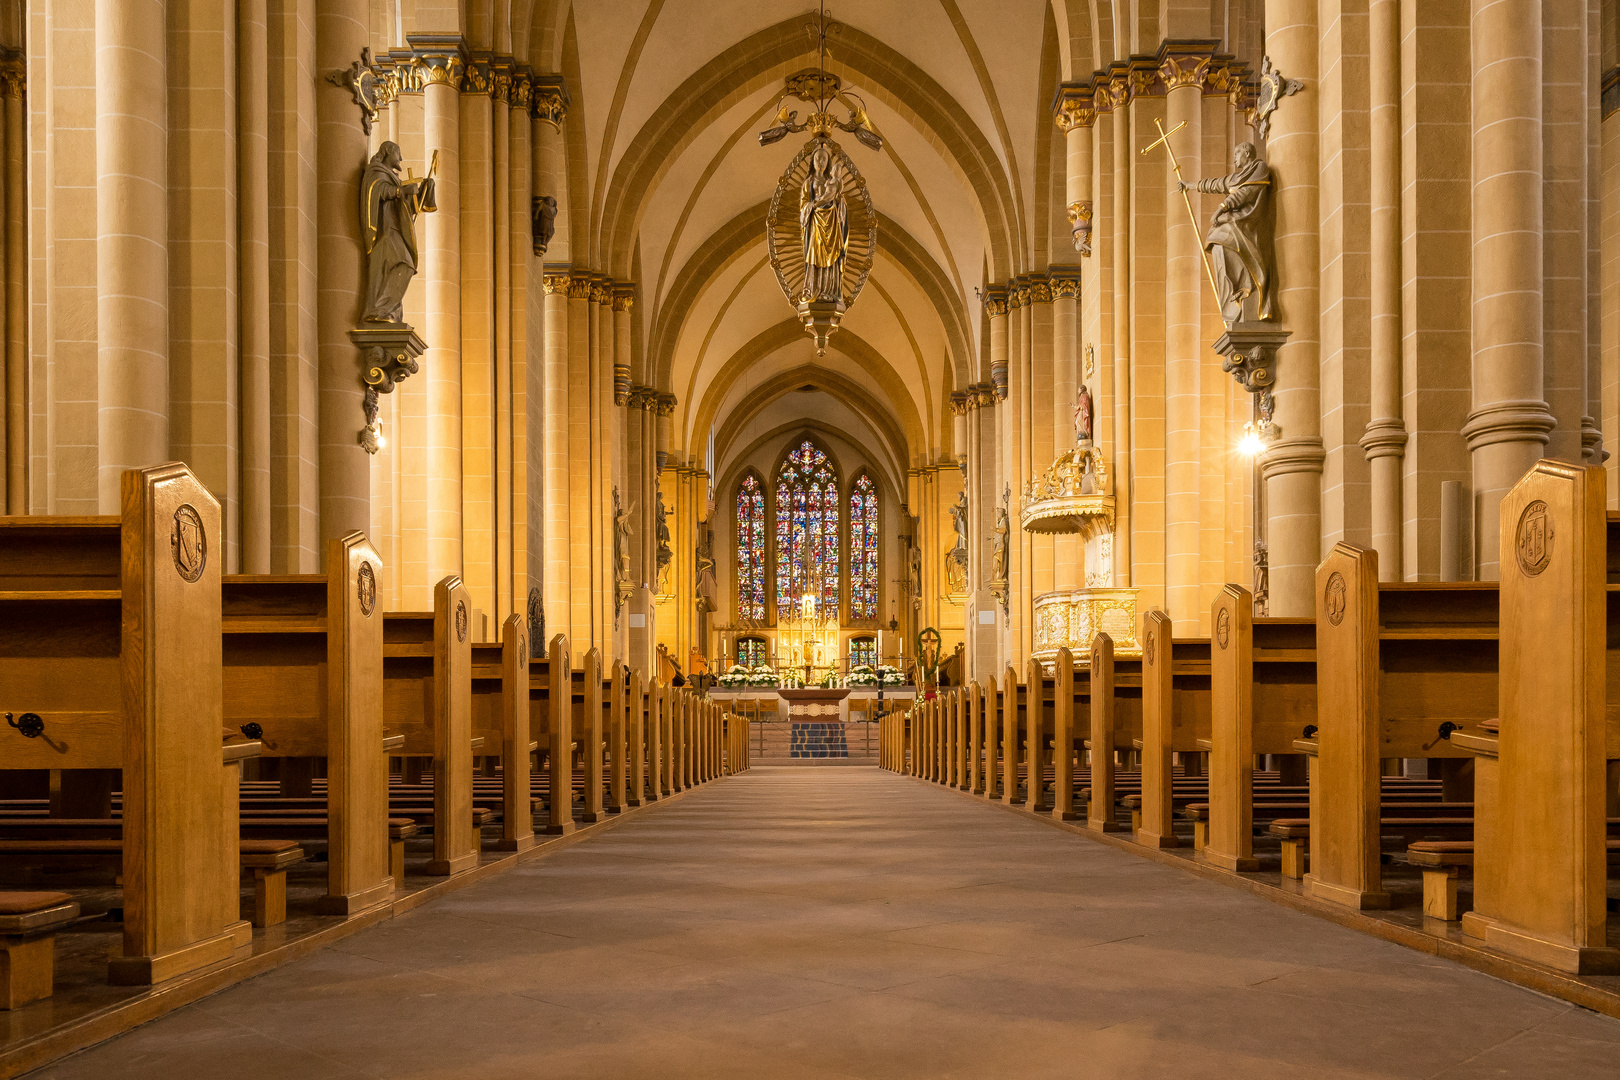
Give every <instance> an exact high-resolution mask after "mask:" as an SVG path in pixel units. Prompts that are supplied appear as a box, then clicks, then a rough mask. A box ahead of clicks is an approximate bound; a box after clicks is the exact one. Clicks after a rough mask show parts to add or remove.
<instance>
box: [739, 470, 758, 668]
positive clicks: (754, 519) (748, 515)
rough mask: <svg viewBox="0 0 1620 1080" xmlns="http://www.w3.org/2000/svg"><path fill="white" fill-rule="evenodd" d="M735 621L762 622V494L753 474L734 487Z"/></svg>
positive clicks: (756, 478)
mask: <svg viewBox="0 0 1620 1080" xmlns="http://www.w3.org/2000/svg"><path fill="white" fill-rule="evenodd" d="M737 617H738V618H740V619H764V618H765V490H764V488H763V487H762V486H761V484H760V482H759V477H757V476H754V475H753V474H752V473H750V474H749V475H747V476H745V477H743V482H742V483H741V484H738V485H737ZM738 648H739V650H740V649H741V642H739V643H738Z"/></svg>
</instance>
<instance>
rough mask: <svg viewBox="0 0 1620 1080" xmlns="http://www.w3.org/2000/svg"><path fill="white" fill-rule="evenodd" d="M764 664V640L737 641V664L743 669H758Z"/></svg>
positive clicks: (752, 638) (745, 638) (755, 638)
mask: <svg viewBox="0 0 1620 1080" xmlns="http://www.w3.org/2000/svg"><path fill="white" fill-rule="evenodd" d="M764 662H765V639H764V638H757V637H744V638H738V639H737V663H739V664H741V665H742V666H743V667H750V668H752V667H759V665H761V664H763V663H764Z"/></svg>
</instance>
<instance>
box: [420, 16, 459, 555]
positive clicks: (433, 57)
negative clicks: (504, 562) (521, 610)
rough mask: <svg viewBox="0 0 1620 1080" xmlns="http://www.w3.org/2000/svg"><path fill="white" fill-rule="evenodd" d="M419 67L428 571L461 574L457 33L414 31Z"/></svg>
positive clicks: (421, 271)
mask: <svg viewBox="0 0 1620 1080" xmlns="http://www.w3.org/2000/svg"><path fill="white" fill-rule="evenodd" d="M408 40H409V42H410V44H411V47H412V48H414V49H416V51H417V57H418V63H419V64H420V65H421V68H422V81H423V84H424V85H423V87H422V134H423V153H424V156H425V158H426V160H425V161H424V162H423V169H424V170H425V169H426V168H428V162H431V160H432V158H433V155H434V154H435V153H437V154H438V158H439V160H438V172H437V173H436V174H435V176H436V177H437V184H436V185H435V186H436V195H437V199H438V205H439V209H438V210H437V211H436V212H434V213H431V214H424V215H423V217H422V220H423V221H424V222H425V226H426V227H425V228H424V229H423V232H424V234H425V238H424V239H425V242H424V243H422V255H423V258H422V260H421V262H422V268H421V270H420V271H419V273H420V274H421V276H422V278H424V279H425V285H426V300H427V327H426V331H427V332H426V333H424V334H423V335H422V336H423V338H424V339H425V340H426V341H427V346H428V351H427V355H426V357H425V358H424V361H423V368H424V371H423V374H422V376H421V377H422V378H425V379H426V380H427V408H428V418H427V419H428V422H427V463H428V469H427V473H428V475H427V490H428V500H427V533H428V579H429V580H430V581H437V580H439V579H440V578H441V577H443V576H444V575H445V574H462V573H463V563H462V546H461V545H462V517H461V498H462V486H461V468H462V426H461V409H462V401H461V359H462V341H461V164H460V161H461V158H460V153H461V130H460V129H461V104H460V96H461V82H462V78H463V75H464V73H465V71H466V57H465V55H464V54H463V52H462V47H461V39H460V38H459V37H454V36H450V37H445V36H442V35H433V34H420V35H418V34H412V35H411V36H410V37H409V38H408Z"/></svg>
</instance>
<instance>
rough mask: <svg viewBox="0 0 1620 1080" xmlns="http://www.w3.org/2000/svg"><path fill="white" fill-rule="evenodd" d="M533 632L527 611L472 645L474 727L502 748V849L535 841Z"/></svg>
mask: <svg viewBox="0 0 1620 1080" xmlns="http://www.w3.org/2000/svg"><path fill="white" fill-rule="evenodd" d="M535 663H542V664H543V663H545V661H544V660H539V661H535V660H531V659H530V657H529V633H528V628H527V625H526V624H525V621H524V619H523V617H522V616H521V615H517V614H515V613H514V614H512V615H509V616H507V619H506V622H505V624H503V625H502V627H501V640H500V641H499V642H498V643H495V642H475V643H473V645H472V660H471V673H472V685H471V690H472V731H473V737H474V738H475V739H478V738H481V739H483V740H484V746H485V747H490V746H499V747H500V748H501V836H500V839H499V840H497V841H496V842H495V848H496V850H497V851H527V850H528V849H529V848H531V847H533V846H534V842H535V841H534V809H533V804H532V799H531V795H532V789H531V787H530V783H531V776H532V773H531V769H530V762H531V760H532V758H533V755H534V752H535V751H536V750H538V749H539V746H540V743H539V740H538V739H534V738H531V737H530V734H529V727H530V722H529V721H530V718H529V711H530V705H529V702H530V689H529V672H530V669H531V666H532V665H533V664H535Z"/></svg>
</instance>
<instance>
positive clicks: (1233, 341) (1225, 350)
mask: <svg viewBox="0 0 1620 1080" xmlns="http://www.w3.org/2000/svg"><path fill="white" fill-rule="evenodd" d="M1287 340H1288V331H1287V330H1283V329H1281V328H1280V327H1278V326H1277V324H1276V323H1270V322H1235V323H1233V324H1232V325H1231V326H1230V327H1228V328H1227V331H1226V333H1224V334H1222V335H1221V336H1220V337H1218V338H1216V339H1215V351H1216V352H1218V353H1220V354H1221V370H1222V371H1225V372H1227V373H1229V374H1230V375H1231V376H1232V377H1233V378H1235V379H1236V380H1237V381H1238V382H1240V383H1242V384H1243V389H1245V390H1247V391H1248V392H1249V393H1251V394H1263V395H1265V404H1266V406H1267V408H1266V410H1265V411H1266V412H1267V413H1268V414H1269V412H1270V408H1269V405H1270V402H1271V389H1272V387H1273V386H1275V385H1276V384H1277V350H1278V349H1280V348H1282V346H1283V342H1285V341H1287Z"/></svg>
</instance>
